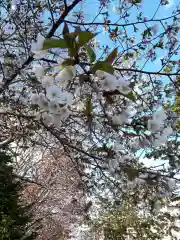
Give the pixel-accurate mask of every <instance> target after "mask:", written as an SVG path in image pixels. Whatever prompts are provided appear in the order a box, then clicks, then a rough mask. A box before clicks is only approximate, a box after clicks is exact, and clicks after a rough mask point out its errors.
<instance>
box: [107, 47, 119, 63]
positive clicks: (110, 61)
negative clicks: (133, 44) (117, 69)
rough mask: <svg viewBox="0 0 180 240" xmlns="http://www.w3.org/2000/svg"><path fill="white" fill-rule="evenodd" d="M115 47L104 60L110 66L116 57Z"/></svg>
mask: <svg viewBox="0 0 180 240" xmlns="http://www.w3.org/2000/svg"><path fill="white" fill-rule="evenodd" d="M117 49H118V48H117V47H116V48H115V49H114V50H113V51H112V52H111V53H110V54H109V56H108V57H107V58H106V61H107V62H108V63H110V64H112V63H113V62H114V60H115V58H116V57H117V54H118V51H117Z"/></svg>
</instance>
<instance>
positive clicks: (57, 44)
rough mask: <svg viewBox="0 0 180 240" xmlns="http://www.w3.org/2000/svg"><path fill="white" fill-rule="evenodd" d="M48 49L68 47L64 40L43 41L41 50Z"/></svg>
mask: <svg viewBox="0 0 180 240" xmlns="http://www.w3.org/2000/svg"><path fill="white" fill-rule="evenodd" d="M50 48H68V46H67V43H66V41H65V40H64V39H45V41H44V43H43V50H46V49H50Z"/></svg>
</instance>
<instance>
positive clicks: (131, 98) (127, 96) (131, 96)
mask: <svg viewBox="0 0 180 240" xmlns="http://www.w3.org/2000/svg"><path fill="white" fill-rule="evenodd" d="M124 96H125V97H126V98H128V99H130V100H131V101H135V100H136V95H135V93H133V92H130V93H128V94H126V95H124Z"/></svg>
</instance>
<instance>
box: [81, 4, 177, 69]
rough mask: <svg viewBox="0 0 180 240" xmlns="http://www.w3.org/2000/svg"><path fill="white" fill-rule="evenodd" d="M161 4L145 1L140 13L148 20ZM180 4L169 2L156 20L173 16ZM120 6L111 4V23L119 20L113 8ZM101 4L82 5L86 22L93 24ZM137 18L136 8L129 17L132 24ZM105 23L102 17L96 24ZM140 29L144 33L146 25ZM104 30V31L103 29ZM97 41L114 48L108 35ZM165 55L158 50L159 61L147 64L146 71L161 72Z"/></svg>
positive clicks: (158, 12) (137, 36)
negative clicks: (173, 10) (161, 61)
mask: <svg viewBox="0 0 180 240" xmlns="http://www.w3.org/2000/svg"><path fill="white" fill-rule="evenodd" d="M159 2H160V0H143V3H142V6H141V7H140V9H139V12H140V11H142V12H143V13H144V17H147V18H152V17H153V15H154V13H155V11H156V9H157V8H158V6H159ZM178 3H179V0H169V4H168V5H166V6H163V7H162V6H161V7H160V8H159V10H158V11H157V13H156V16H155V18H156V19H159V18H165V17H168V16H171V15H172V9H174V7H175V5H177V4H178ZM115 5H116V6H117V5H118V0H114V1H113V3H112V4H111V6H110V7H109V9H108V12H109V15H110V20H111V22H116V21H117V20H118V18H119V15H118V13H116V12H114V11H113V7H114V6H115ZM98 6H99V3H98V1H97V0H91V1H86V3H82V8H83V10H84V11H85V15H86V22H91V21H92V20H93V19H94V17H95V15H96V14H97V13H98V11H99V8H98ZM136 16H137V9H136V8H134V10H133V11H131V15H130V17H129V19H130V22H131V21H132V22H136V21H137V20H136ZM98 21H99V22H103V17H102V15H101V16H99V17H98V18H97V19H96V22H98ZM119 23H124V21H123V20H122V21H120V22H119ZM147 25H148V26H152V24H150V23H148V24H147ZM138 28H139V31H138V32H139V33H141V32H142V30H143V29H144V24H140V25H138ZM101 30H102V29H101ZM159 31H162V28H161V27H159ZM128 33H129V35H131V33H133V31H132V28H131V27H128ZM138 39H139V40H140V35H138V33H137V34H136V40H137V41H138ZM97 40H99V41H100V43H101V44H105V45H108V46H109V47H110V48H111V49H113V48H114V42H112V41H111V40H110V39H109V36H108V34H103V33H100V34H99V35H98V36H97ZM164 55H165V50H158V56H157V59H156V60H155V61H154V62H153V63H152V62H150V61H149V62H148V64H146V66H145V68H144V69H145V70H149V71H156V70H159V69H160V67H161V65H160V58H161V57H163V56H164ZM144 62H145V59H143V62H142V64H144Z"/></svg>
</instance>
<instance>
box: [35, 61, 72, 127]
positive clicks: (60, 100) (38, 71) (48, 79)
mask: <svg viewBox="0 0 180 240" xmlns="http://www.w3.org/2000/svg"><path fill="white" fill-rule="evenodd" d="M33 71H34V73H35V75H36V77H37V79H38V80H39V81H40V82H41V84H42V87H43V88H44V89H45V92H46V94H44V93H39V94H38V93H32V94H31V101H32V103H33V104H37V105H39V107H40V108H41V110H42V112H43V113H42V117H43V119H44V122H45V123H46V124H54V125H55V126H56V127H60V125H61V122H62V121H65V120H66V119H67V118H68V117H69V115H70V110H69V108H68V107H69V106H71V105H72V104H73V101H74V97H73V94H72V93H70V92H68V91H66V90H65V88H66V87H67V85H68V83H69V82H70V80H72V78H74V77H75V75H76V68H75V66H68V67H65V68H63V69H62V70H61V71H60V72H59V73H58V74H57V75H56V76H54V75H45V73H44V68H43V67H42V66H41V65H34V67H33ZM56 82H57V83H58V84H59V85H60V87H59V86H58V85H56V84H55V83H56Z"/></svg>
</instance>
